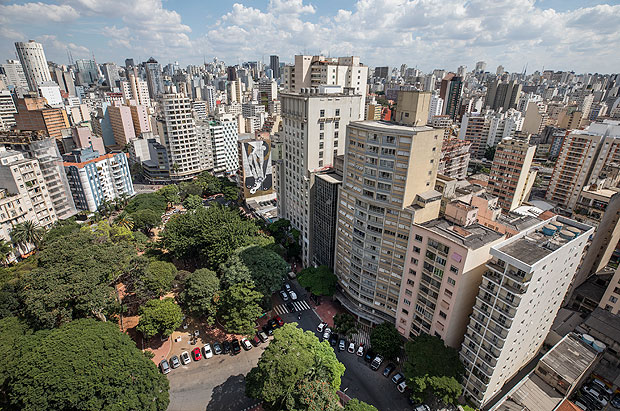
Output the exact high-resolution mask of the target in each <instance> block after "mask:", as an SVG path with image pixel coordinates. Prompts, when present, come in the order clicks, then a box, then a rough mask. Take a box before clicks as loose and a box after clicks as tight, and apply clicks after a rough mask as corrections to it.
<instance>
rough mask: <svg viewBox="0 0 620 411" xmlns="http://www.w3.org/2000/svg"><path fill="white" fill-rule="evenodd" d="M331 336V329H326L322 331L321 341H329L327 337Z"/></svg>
mask: <svg viewBox="0 0 620 411" xmlns="http://www.w3.org/2000/svg"><path fill="white" fill-rule="evenodd" d="M331 335H332V329H331V328H329V327H326V328H325V330H323V339H324V340H329V337H330V336H331Z"/></svg>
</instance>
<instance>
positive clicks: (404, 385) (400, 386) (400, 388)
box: [396, 381, 430, 411]
mask: <svg viewBox="0 0 620 411" xmlns="http://www.w3.org/2000/svg"><path fill="white" fill-rule="evenodd" d="M396 388H398V391H400V392H405V390H406V389H407V381H402V382H401V383H400V384H398V385H397V386H396ZM426 409H427V410H428V411H430V408H428V407H427V408H426Z"/></svg>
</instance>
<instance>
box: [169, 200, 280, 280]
mask: <svg viewBox="0 0 620 411" xmlns="http://www.w3.org/2000/svg"><path fill="white" fill-rule="evenodd" d="M161 237H162V242H161V244H162V246H163V248H165V249H166V250H168V252H169V253H170V254H171V255H172V256H173V257H175V258H177V259H182V260H198V261H199V262H200V264H201V266H202V267H207V268H209V269H211V270H215V269H217V267H219V265H220V264H221V263H223V262H225V261H226V260H227V259H228V257H230V255H231V254H233V252H234V251H235V250H236V249H238V248H239V247H244V246H248V245H250V244H256V243H257V242H261V241H262V242H266V241H267V240H268V239H267V238H266V237H264V236H262V235H261V234H260V233H259V229H258V226H257V225H256V223H255V222H254V221H250V220H246V219H244V218H243V217H241V215H240V214H239V212H238V211H236V210H231V209H229V208H224V207H220V206H216V205H213V206H211V207H209V208H205V207H201V208H198V209H197V210H196V212H194V213H186V214H182V215H179V216H177V217H175V218H172V219H170V221H168V223H167V224H166V227H165V229H164V230H163V232H162V234H161Z"/></svg>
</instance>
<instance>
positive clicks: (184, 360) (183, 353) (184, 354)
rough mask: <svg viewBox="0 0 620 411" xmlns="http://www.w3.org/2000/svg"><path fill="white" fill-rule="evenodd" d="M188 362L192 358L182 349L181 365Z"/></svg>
mask: <svg viewBox="0 0 620 411" xmlns="http://www.w3.org/2000/svg"><path fill="white" fill-rule="evenodd" d="M190 362H192V359H191V358H190V356H189V353H188V352H187V351H183V352H182V353H181V363H183V365H187V364H189V363H190Z"/></svg>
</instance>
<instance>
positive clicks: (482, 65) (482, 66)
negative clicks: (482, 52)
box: [474, 61, 487, 73]
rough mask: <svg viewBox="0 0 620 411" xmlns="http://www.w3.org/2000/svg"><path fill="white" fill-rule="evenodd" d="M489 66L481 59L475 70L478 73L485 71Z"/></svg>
mask: <svg viewBox="0 0 620 411" xmlns="http://www.w3.org/2000/svg"><path fill="white" fill-rule="evenodd" d="M486 68H487V63H486V62H484V61H479V62H477V63H476V69H475V70H474V71H475V72H476V73H483V72H484V70H486Z"/></svg>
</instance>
